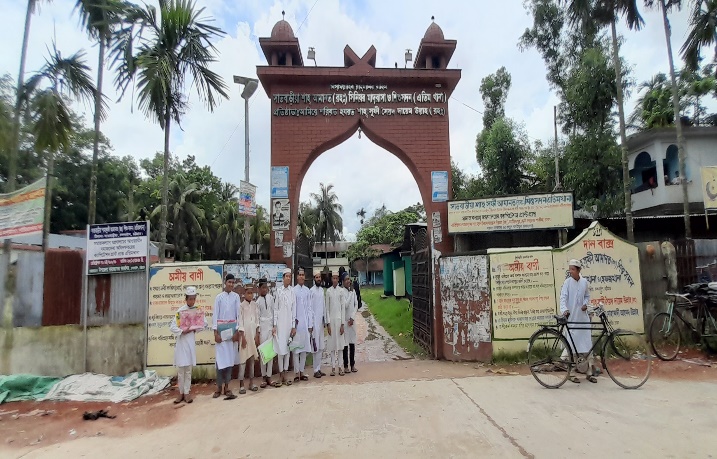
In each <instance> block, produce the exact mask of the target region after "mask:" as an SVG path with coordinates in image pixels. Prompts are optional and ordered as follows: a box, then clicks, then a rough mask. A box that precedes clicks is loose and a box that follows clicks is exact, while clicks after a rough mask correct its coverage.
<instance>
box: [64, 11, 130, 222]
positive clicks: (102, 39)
mask: <svg viewBox="0 0 717 459" xmlns="http://www.w3.org/2000/svg"><path fill="white" fill-rule="evenodd" d="M123 9H124V3H123V2H122V1H120V0H77V3H75V11H78V12H79V14H80V23H81V25H82V27H83V28H85V29H86V31H87V35H89V36H90V38H92V39H93V40H96V41H97V43H98V45H99V51H98V56H97V94H98V97H96V98H95V114H94V121H95V136H94V141H93V144H92V174H91V176H90V205H89V210H88V218H87V220H88V223H89V224H90V225H92V224H94V223H95V216H96V207H97V163H98V156H99V151H100V123H101V121H102V119H104V118H105V115H106V113H105V112H106V110H105V107H104V104H103V102H104V101H103V98H102V97H103V95H102V81H103V79H104V72H105V53H106V50H107V48H108V47H110V46H111V44H112V40H113V39H114V37H115V32H116V29H117V27H118V25H119V24H120V22H121V18H122V13H123Z"/></svg>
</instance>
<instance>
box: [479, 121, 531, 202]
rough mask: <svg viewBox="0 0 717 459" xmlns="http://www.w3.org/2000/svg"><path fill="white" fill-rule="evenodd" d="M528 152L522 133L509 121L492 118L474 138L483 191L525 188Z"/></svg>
mask: <svg viewBox="0 0 717 459" xmlns="http://www.w3.org/2000/svg"><path fill="white" fill-rule="evenodd" d="M530 155H531V151H530V145H529V142H528V137H527V135H526V134H525V132H524V131H523V130H522V129H521V128H520V127H518V126H517V125H516V124H515V123H514V122H512V121H511V120H507V119H505V118H500V119H497V120H495V121H494V123H493V125H492V126H491V127H490V128H488V129H486V130H484V131H483V132H481V133H480V134H479V135H478V139H477V140H476V157H477V159H478V164H480V166H481V169H482V177H483V180H484V186H485V189H484V190H485V192H486V193H487V194H489V195H506V194H515V193H520V192H521V191H522V190H524V188H525V187H524V186H523V177H524V174H525V171H526V167H527V164H528V161H529V160H530Z"/></svg>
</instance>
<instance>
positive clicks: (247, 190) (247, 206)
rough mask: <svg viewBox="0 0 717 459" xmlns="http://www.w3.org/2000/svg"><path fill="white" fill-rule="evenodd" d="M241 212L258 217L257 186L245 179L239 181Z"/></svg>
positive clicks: (241, 213)
mask: <svg viewBox="0 0 717 459" xmlns="http://www.w3.org/2000/svg"><path fill="white" fill-rule="evenodd" d="M239 214H240V215H246V216H248V217H256V186H254V185H252V184H251V183H249V182H245V181H244V180H242V181H240V182H239Z"/></svg>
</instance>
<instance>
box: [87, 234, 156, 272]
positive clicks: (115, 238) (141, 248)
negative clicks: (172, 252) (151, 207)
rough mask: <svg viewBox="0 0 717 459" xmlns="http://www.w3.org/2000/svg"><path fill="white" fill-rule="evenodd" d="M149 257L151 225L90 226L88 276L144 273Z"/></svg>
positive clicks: (88, 236)
mask: <svg viewBox="0 0 717 459" xmlns="http://www.w3.org/2000/svg"><path fill="white" fill-rule="evenodd" d="M148 256H149V222H128V223H105V224H101V225H90V226H89V231H88V232H87V274H88V275H98V274H118V273H136V272H144V271H146V269H147V257H148Z"/></svg>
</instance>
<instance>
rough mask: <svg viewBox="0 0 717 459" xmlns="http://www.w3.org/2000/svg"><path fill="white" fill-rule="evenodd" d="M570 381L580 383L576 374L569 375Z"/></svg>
mask: <svg viewBox="0 0 717 459" xmlns="http://www.w3.org/2000/svg"><path fill="white" fill-rule="evenodd" d="M570 382H573V383H575V384H580V380H579V379H578V377H577V376H571V377H570Z"/></svg>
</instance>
